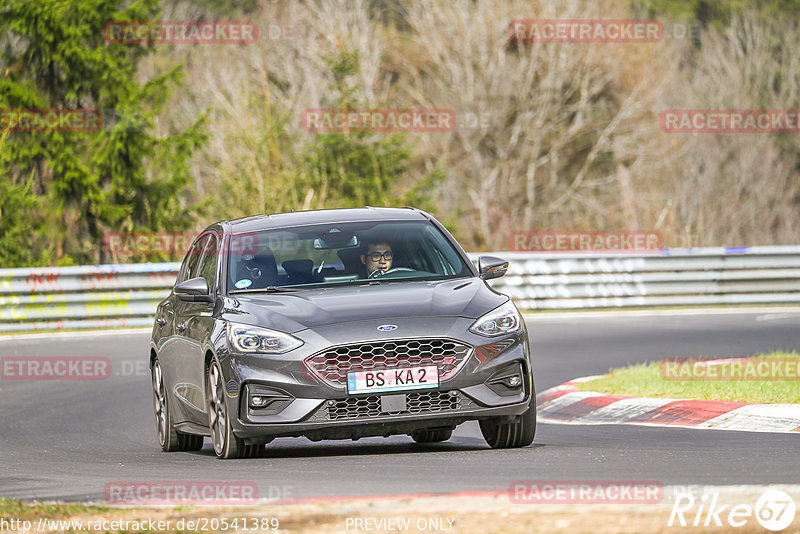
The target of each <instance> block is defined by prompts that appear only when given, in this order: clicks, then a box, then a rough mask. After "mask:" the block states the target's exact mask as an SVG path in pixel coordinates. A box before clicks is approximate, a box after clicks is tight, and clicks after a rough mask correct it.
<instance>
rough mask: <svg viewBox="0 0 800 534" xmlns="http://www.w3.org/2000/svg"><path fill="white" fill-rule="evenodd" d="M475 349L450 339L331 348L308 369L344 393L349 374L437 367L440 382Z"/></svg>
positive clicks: (310, 359)
mask: <svg viewBox="0 0 800 534" xmlns="http://www.w3.org/2000/svg"><path fill="white" fill-rule="evenodd" d="M471 352H472V347H470V346H469V345H466V344H464V343H459V342H457V341H452V340H449V339H400V340H393V341H376V342H372V343H360V344H358V345H344V346H340V347H331V348H329V349H326V350H325V351H323V352H320V353H317V354H315V355H313V356H309V357H308V358H306V360H305V363H306V366H307V367H308V368H309V369H310V370H311V371H312V372H313V373H314V374H315V375H316V376H318V377H319V378H320V379H322V380H323V381H324V382H325V383H326V384H328V385H329V386H332V387H335V388H338V389H343V388H344V387H345V384H347V373H348V372H351V371H370V370H373V369H402V368H407V367H418V366H421V365H436V366H437V367H438V368H439V381H440V382H442V381H444V380H448V379H450V378H452V377H454V376H455V375H456V373H458V371H459V370H460V369H461V365H462V364H463V363H464V362H465V361H466V360H467V357H468V356H469V355H470V354H471Z"/></svg>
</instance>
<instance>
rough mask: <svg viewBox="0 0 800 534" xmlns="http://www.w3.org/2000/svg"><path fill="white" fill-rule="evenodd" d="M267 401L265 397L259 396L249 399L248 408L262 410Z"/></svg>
mask: <svg viewBox="0 0 800 534" xmlns="http://www.w3.org/2000/svg"><path fill="white" fill-rule="evenodd" d="M268 402H269V399H268V398H267V397H261V396H254V397H251V398H250V407H251V408H263V407H264V406H266V405H267V403H268Z"/></svg>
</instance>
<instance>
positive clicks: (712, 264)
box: [492, 247, 800, 310]
mask: <svg viewBox="0 0 800 534" xmlns="http://www.w3.org/2000/svg"><path fill="white" fill-rule="evenodd" d="M497 255H498V256H500V257H503V258H505V259H507V260H509V262H510V268H509V272H508V274H507V275H506V276H505V277H503V278H499V279H497V280H496V281H495V282H494V283H493V284H492V285H493V287H494V288H496V289H497V290H498V291H502V292H503V293H506V294H508V295H510V296H511V297H513V298H514V301H515V302H516V304H517V306H518V307H519V308H520V309H525V310H553V309H559V310H563V309H585V308H618V307H642V306H698V305H726V304H772V303H775V304H777V303H784V304H785V303H798V304H800V247H736V248H721V247H720V248H694V249H664V250H660V251H654V252H653V253H640V254H625V255H621V254H597V253H594V254H586V253H574V254H539V253H533V254H531V253H523V254H520V253H505V254H504V253H502V252H501V253H498V254H497Z"/></svg>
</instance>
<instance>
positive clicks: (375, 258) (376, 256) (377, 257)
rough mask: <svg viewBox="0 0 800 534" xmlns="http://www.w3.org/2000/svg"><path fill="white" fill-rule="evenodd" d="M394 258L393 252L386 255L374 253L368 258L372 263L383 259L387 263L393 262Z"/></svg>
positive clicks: (368, 255)
mask: <svg viewBox="0 0 800 534" xmlns="http://www.w3.org/2000/svg"><path fill="white" fill-rule="evenodd" d="M392 256H393V254H392V251H391V250H389V251H386V252H384V253H380V252H372V253H370V254H367V257H368V258H369V259H371V260H372V261H378V260H380V259H381V258H383V259H385V260H386V261H392Z"/></svg>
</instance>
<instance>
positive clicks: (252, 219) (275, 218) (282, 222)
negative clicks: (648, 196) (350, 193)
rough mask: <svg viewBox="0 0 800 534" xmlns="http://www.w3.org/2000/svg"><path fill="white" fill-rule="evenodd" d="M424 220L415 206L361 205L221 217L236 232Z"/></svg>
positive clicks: (422, 213)
mask: <svg viewBox="0 0 800 534" xmlns="http://www.w3.org/2000/svg"><path fill="white" fill-rule="evenodd" d="M424 220H428V217H427V215H426V214H425V212H423V211H421V210H418V209H416V208H375V207H371V206H365V207H363V208H343V209H325V210H309V211H293V212H289V213H275V214H271V215H251V216H249V217H242V218H241V219H233V220H230V221H221V222H220V223H219V224H221V225H222V226H223V227H225V228H227V229H228V231H229V232H231V233H234V234H238V233H242V232H254V231H258V230H270V229H274V228H286V227H293V226H307V225H310V224H336V223H347V222H367V221H424Z"/></svg>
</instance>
